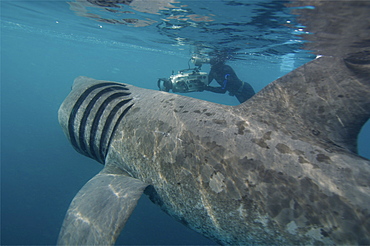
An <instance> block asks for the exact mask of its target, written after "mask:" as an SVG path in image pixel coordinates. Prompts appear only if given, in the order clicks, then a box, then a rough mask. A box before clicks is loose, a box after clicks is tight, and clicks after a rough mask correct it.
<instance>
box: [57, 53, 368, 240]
mask: <svg viewBox="0 0 370 246" xmlns="http://www.w3.org/2000/svg"><path fill="white" fill-rule="evenodd" d="M369 64H370V55H369V53H367V52H366V50H365V51H364V50H361V51H358V52H357V53H351V54H347V55H346V56H344V55H343V56H340V57H322V58H318V59H316V60H314V61H312V62H310V63H308V64H306V65H304V66H302V67H300V68H298V69H296V70H295V71H293V72H291V73H289V74H288V75H286V76H284V77H282V78H280V79H278V80H276V81H275V82H273V83H271V84H270V85H268V86H267V87H266V88H264V89H263V90H262V91H261V92H259V93H258V94H256V95H255V96H254V97H253V98H252V99H250V100H248V101H247V102H245V103H243V104H241V105H239V106H225V105H219V104H214V103H210V102H206V101H201V100H197V99H193V98H188V97H184V96H180V95H175V94H169V93H165V92H159V91H153V90H147V89H141V88H137V87H135V86H131V85H127V84H125V85H124V84H120V83H113V82H106V81H99V80H94V79H90V78H87V77H79V78H77V79H76V80H75V83H74V86H73V89H72V92H71V93H70V95H69V96H68V97H67V99H66V100H65V101H64V103H63V105H62V106H61V108H60V110H59V121H60V123H61V125H62V127H63V129H64V131H65V133H66V135H67V137H68V138H69V140H70V141H71V143H72V145H73V146H74V147H75V149H76V150H78V151H79V152H80V153H82V154H84V155H87V156H89V157H91V158H93V159H96V160H97V161H99V162H101V163H103V164H105V167H104V169H103V170H102V172H101V173H99V174H98V175H97V176H95V177H94V178H93V179H92V180H90V181H89V182H88V183H87V184H86V185H85V186H84V188H82V190H81V191H80V192H79V193H78V195H77V196H76V197H75V199H74V201H73V202H72V204H71V207H70V209H69V211H68V213H67V216H66V219H65V221H64V224H63V228H62V231H61V234H60V237H59V242H58V243H59V244H113V243H114V242H115V240H116V238H117V236H118V235H119V233H120V231H121V230H122V228H123V226H124V224H125V222H126V220H127V218H128V217H129V215H130V214H131V212H132V210H133V208H134V207H135V205H136V202H137V200H138V198H139V197H140V196H141V194H142V193H143V192H144V189H145V193H146V194H148V195H149V196H150V197H151V199H152V201H153V202H155V203H156V204H158V205H159V206H160V207H161V208H162V209H163V210H164V211H166V212H167V213H168V214H169V215H171V216H172V217H174V218H175V219H177V220H179V221H181V222H182V223H184V224H186V225H187V226H189V227H190V228H192V229H194V230H196V231H198V232H200V233H201V234H203V235H205V236H206V237H209V238H211V239H213V240H214V241H216V242H218V243H220V244H244V245H245V244H370V205H369V204H370V179H369V177H370V162H369V160H366V159H364V158H362V157H359V156H358V155H357V154H356V151H357V147H356V141H357V135H358V133H359V131H360V129H361V126H362V125H363V124H364V123H365V122H366V120H368V119H369V116H370V80H369V78H370V76H369V73H368V69H367V68H368V67H369Z"/></svg>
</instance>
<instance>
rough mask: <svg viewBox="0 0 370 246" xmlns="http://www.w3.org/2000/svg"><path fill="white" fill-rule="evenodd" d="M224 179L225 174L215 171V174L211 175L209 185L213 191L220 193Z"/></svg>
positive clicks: (223, 186)
mask: <svg viewBox="0 0 370 246" xmlns="http://www.w3.org/2000/svg"><path fill="white" fill-rule="evenodd" d="M224 180H225V176H224V175H223V174H222V173H220V172H217V173H216V174H213V175H212V177H211V179H210V181H209V186H210V187H211V189H212V190H213V191H214V192H216V193H220V192H221V191H223V190H224V188H225V183H224Z"/></svg>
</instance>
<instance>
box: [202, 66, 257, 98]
mask: <svg viewBox="0 0 370 246" xmlns="http://www.w3.org/2000/svg"><path fill="white" fill-rule="evenodd" d="M213 79H215V80H216V81H217V83H218V84H219V85H220V87H212V86H206V88H205V90H207V91H212V92H215V93H226V91H229V94H230V96H235V97H236V98H237V99H238V101H239V102H240V103H243V102H245V101H246V100H248V99H249V98H251V97H252V96H253V95H254V94H255V92H254V90H253V88H252V86H251V85H250V84H248V83H247V82H243V81H241V80H240V79H239V78H238V76H236V73H235V72H234V70H233V69H232V68H231V67H230V66H228V65H225V64H224V63H222V62H220V63H217V64H214V65H213V66H212V67H211V71H210V72H209V77H208V84H210V83H211V82H212V80H213Z"/></svg>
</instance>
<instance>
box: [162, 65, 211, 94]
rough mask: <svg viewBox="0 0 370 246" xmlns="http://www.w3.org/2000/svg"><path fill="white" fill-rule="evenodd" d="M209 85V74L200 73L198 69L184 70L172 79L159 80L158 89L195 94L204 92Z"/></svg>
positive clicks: (172, 76) (171, 77)
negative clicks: (195, 92)
mask: <svg viewBox="0 0 370 246" xmlns="http://www.w3.org/2000/svg"><path fill="white" fill-rule="evenodd" d="M207 85H208V74H207V73H206V72H200V71H199V69H198V68H192V69H183V70H180V71H179V73H178V74H173V75H171V76H170V78H168V79H166V78H160V79H158V88H159V90H160V91H167V92H168V91H170V90H171V89H172V91H173V92H180V93H185V92H194V91H203V90H204V87H206V86H207Z"/></svg>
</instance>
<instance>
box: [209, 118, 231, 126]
mask: <svg viewBox="0 0 370 246" xmlns="http://www.w3.org/2000/svg"><path fill="white" fill-rule="evenodd" d="M212 121H213V123H215V124H218V125H227V122H226V120H218V119H213V120H212Z"/></svg>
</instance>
